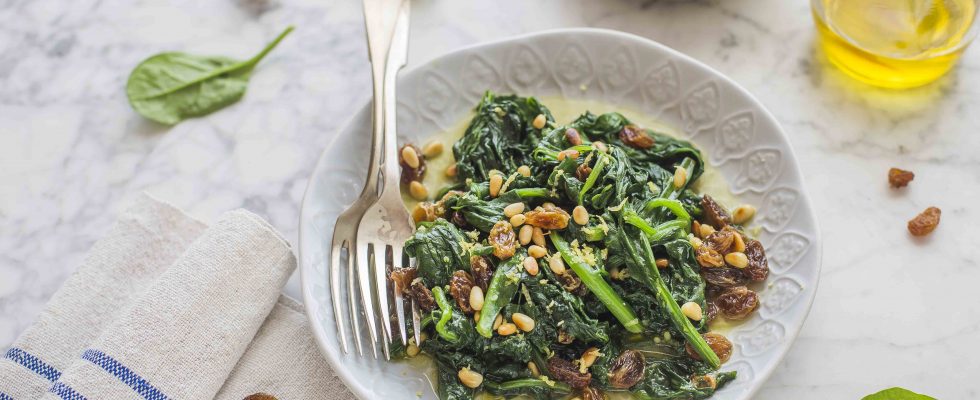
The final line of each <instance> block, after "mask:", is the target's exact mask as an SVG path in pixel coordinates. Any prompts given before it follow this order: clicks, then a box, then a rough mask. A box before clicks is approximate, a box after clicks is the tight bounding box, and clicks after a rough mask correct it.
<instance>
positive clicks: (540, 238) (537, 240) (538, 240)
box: [531, 226, 548, 247]
mask: <svg viewBox="0 0 980 400" xmlns="http://www.w3.org/2000/svg"><path fill="white" fill-rule="evenodd" d="M531 241H532V242H534V244H536V245H538V246H541V247H545V246H547V245H548V242H545V240H544V230H542V229H541V228H538V227H536V226H535V227H534V230H532V231H531Z"/></svg>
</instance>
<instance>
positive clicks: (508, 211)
mask: <svg viewBox="0 0 980 400" xmlns="http://www.w3.org/2000/svg"><path fill="white" fill-rule="evenodd" d="M522 212H524V203H513V204H509V205H507V207H504V216H505V217H507V218H510V217H513V216H515V215H517V214H520V213H522Z"/></svg>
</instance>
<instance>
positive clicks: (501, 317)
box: [493, 314, 504, 330]
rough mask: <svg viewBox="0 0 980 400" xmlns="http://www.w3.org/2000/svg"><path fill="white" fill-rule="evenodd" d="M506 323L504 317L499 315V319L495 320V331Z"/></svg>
mask: <svg viewBox="0 0 980 400" xmlns="http://www.w3.org/2000/svg"><path fill="white" fill-rule="evenodd" d="M503 323H504V316H503V315H501V314H497V318H495V319H494V320H493V330H497V328H499V327H500V325H502V324H503Z"/></svg>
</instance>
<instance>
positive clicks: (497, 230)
mask: <svg viewBox="0 0 980 400" xmlns="http://www.w3.org/2000/svg"><path fill="white" fill-rule="evenodd" d="M487 241H488V242H490V246H491V247H493V255H495V256H497V258H499V259H501V260H506V259H508V258H511V257H512V256H513V255H514V252H516V251H517V234H515V233H514V226H513V225H511V224H510V222H507V221H498V222H497V223H496V224H494V225H493V228H492V229H490V236H489V237H488V238H487Z"/></svg>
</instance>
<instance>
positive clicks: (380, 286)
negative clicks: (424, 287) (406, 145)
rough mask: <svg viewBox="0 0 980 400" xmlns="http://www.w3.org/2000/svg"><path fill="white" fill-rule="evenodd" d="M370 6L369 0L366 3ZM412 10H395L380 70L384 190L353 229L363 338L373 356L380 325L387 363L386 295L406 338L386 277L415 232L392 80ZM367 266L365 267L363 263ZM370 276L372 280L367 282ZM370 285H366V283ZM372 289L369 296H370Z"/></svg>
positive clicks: (403, 54) (399, 264)
mask: <svg viewBox="0 0 980 400" xmlns="http://www.w3.org/2000/svg"><path fill="white" fill-rule="evenodd" d="M367 1H371V0H367ZM410 7H411V3H410V0H404V1H403V2H402V4H401V7H400V9H399V11H398V18H397V24H396V28H395V32H394V35H393V36H392V44H391V50H390V51H389V52H388V65H387V68H386V70H385V84H384V96H383V99H384V131H383V132H378V131H377V130H375V132H374V133H375V135H376V136H375V138H374V140H375V141H379V140H381V139H380V138H379V137H378V136H377V135H379V133H382V134H383V136H384V155H383V158H382V163H381V164H382V167H381V179H382V183H383V186H382V187H381V194H380V195H379V197H378V200H377V201H376V202H375V203H374V204H372V205H371V207H369V208H368V210H367V211H365V213H364V216H363V217H361V221H360V225H359V226H358V227H357V247H356V249H357V253H356V255H355V256H354V261H355V263H356V264H357V270H358V276H359V278H360V283H361V284H360V286H359V287H360V291H361V301H362V303H363V304H364V307H365V310H369V309H373V308H372V307H373V305H372V297H374V299H373V300H376V301H377V312H376V314H375V316H373V317H372V316H367V313H365V316H367V322H368V324H367V325H368V333H369V334H370V336H371V342H372V347H373V348H374V349H375V352H377V350H376V348H377V343H378V329H377V327H376V326H375V321H376V320H378V321H380V322H381V331H382V334H383V335H384V336H383V337H382V338H381V344H382V349H383V350H384V355H385V359H388V358H390V353H389V348H388V343H390V342H392V340H393V335H392V326H391V325H392V324H391V318H390V317H389V316H390V315H391V311H390V303H389V294H391V295H393V296H394V298H395V299H394V305H395V309H396V310H395V312H394V314H395V317H396V318H397V320H398V326H399V333H400V336H401V340H402V343H403V344H404V343H406V342H407V338H406V333H405V322H404V321H405V315H404V312H405V311H404V304H403V301H402V296H401V292H400V290H392V287H391V286H392V282H391V281H390V280H389V279H388V274H389V273H390V272H391V270H393V269H394V268H403V267H405V262H404V252H403V244H404V243H405V241H406V240H408V239H409V238H410V237H411V236H412V233H413V232H414V231H415V223H414V221H413V220H412V217H411V215H410V214H409V213H408V210H407V209H405V204H404V203H402V197H401V187H400V186H399V165H398V139H397V132H396V119H397V118H396V114H395V108H396V107H395V104H396V101H395V86H396V85H395V81H396V78H397V75H398V70H399V69H401V67H402V66H404V65H405V61H406V60H407V58H408V15H409V9H410ZM365 261H366V262H365ZM372 273H373V279H372V276H371V275H372ZM366 282H371V284H365V283H366ZM372 290H373V291H374V295H376V296H372Z"/></svg>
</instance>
